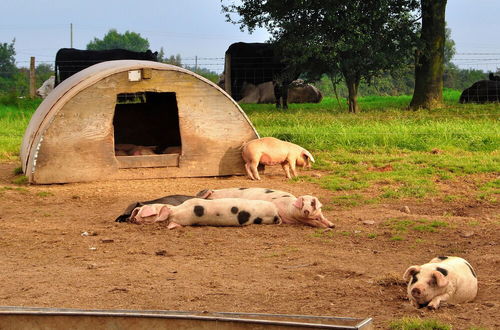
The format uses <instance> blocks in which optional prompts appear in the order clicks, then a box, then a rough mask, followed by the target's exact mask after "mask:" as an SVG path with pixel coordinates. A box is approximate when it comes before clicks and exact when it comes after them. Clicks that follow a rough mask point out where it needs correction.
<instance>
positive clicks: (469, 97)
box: [459, 80, 500, 103]
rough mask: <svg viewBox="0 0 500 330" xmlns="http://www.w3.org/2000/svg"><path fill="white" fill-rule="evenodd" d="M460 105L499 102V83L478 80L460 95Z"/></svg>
mask: <svg viewBox="0 0 500 330" xmlns="http://www.w3.org/2000/svg"><path fill="white" fill-rule="evenodd" d="M459 102H460V103H485V102H500V81H498V80H480V81H477V82H475V83H474V84H472V86H471V87H469V88H466V89H465V90H464V91H463V92H462V95H460V100H459Z"/></svg>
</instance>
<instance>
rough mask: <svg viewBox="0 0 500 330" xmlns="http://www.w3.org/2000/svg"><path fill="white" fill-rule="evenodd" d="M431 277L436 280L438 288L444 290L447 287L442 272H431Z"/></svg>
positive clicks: (446, 281)
mask: <svg viewBox="0 0 500 330" xmlns="http://www.w3.org/2000/svg"><path fill="white" fill-rule="evenodd" d="M432 277H433V278H434V279H435V280H436V284H437V286H438V287H439V288H444V287H445V286H447V285H448V279H447V278H446V276H445V275H444V274H443V273H442V272H440V271H437V270H435V271H433V272H432Z"/></svg>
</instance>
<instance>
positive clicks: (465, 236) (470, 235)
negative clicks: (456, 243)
mask: <svg viewBox="0 0 500 330" xmlns="http://www.w3.org/2000/svg"><path fill="white" fill-rule="evenodd" d="M460 236H462V237H464V238H469V237H472V236H474V232H473V231H463V232H462V233H461V234H460Z"/></svg>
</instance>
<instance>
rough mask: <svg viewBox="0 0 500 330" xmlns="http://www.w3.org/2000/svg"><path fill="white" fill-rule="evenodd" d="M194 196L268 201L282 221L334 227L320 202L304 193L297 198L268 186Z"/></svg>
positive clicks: (210, 192)
mask: <svg viewBox="0 0 500 330" xmlns="http://www.w3.org/2000/svg"><path fill="white" fill-rule="evenodd" d="M196 196H197V197H202V198H207V199H219V198H245V199H250V200H263V201H269V202H272V203H274V205H276V207H277V208H278V211H279V214H280V217H281V220H282V221H283V223H290V224H305V225H308V226H312V227H321V228H328V227H334V224H333V223H331V222H330V221H328V220H327V219H326V218H325V217H324V216H323V213H322V212H321V206H322V204H321V203H320V201H319V200H318V198H316V197H314V196H309V195H304V196H299V197H298V198H297V197H295V196H293V195H292V194H290V193H288V192H285V191H280V190H272V189H268V188H227V189H218V190H207V189H205V190H202V191H200V192H199V193H198V194H197V195H196Z"/></svg>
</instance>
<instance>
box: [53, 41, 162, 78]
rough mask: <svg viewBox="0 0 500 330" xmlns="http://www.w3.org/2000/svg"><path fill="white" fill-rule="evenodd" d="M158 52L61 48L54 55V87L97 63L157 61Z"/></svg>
mask: <svg viewBox="0 0 500 330" xmlns="http://www.w3.org/2000/svg"><path fill="white" fill-rule="evenodd" d="M157 55H158V52H154V53H153V52H152V51H150V50H149V49H148V50H147V51H145V52H134V51H131V50H126V49H107V50H81V49H74V48H61V49H59V51H58V52H57V54H56V64H55V74H56V81H55V86H57V85H59V84H60V83H61V82H62V81H64V80H65V79H67V78H69V77H71V76H72V75H74V74H75V73H77V72H79V71H81V70H83V69H85V68H88V67H89V66H92V65H94V64H97V63H101V62H106V61H113V60H146V61H155V62H156V61H158V59H157Z"/></svg>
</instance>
